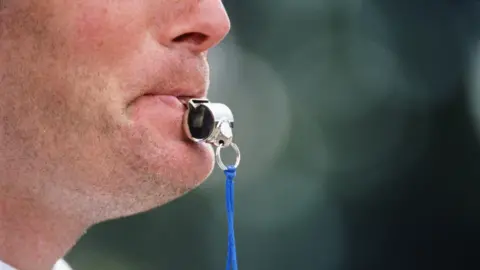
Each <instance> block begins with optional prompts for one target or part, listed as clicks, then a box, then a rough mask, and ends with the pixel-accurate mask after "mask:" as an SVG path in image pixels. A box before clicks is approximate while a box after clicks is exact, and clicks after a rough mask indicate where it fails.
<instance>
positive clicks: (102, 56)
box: [0, 0, 230, 270]
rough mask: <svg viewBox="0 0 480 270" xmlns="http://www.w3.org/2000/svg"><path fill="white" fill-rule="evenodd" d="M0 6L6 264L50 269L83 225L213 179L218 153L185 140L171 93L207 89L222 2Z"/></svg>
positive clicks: (0, 224) (220, 31)
mask: <svg viewBox="0 0 480 270" xmlns="http://www.w3.org/2000/svg"><path fill="white" fill-rule="evenodd" d="M0 7H1V10H0V198H1V199H0V217H2V218H1V219H0V260H2V261H4V262H6V263H8V264H10V265H12V266H14V267H16V268H18V269H21V270H47V269H51V267H52V265H54V263H55V262H56V261H57V260H58V259H59V258H61V257H63V256H64V255H65V253H66V252H67V251H68V250H69V249H70V248H71V247H72V246H73V245H74V244H75V242H76V241H77V240H78V238H79V237H81V235H82V234H83V233H84V232H85V231H86V229H87V228H88V227H90V226H92V225H94V224H96V223H99V222H102V221H105V220H108V219H114V218H119V217H123V216H128V215H132V214H135V213H139V212H143V211H147V210H149V209H152V208H154V207H157V206H160V205H162V204H165V203H167V202H169V201H171V200H173V199H175V198H178V197H179V196H181V195H183V194H185V193H186V192H188V191H189V190H192V189H193V188H195V187H197V186H198V185H199V184H201V183H202V181H204V180H205V179H206V178H207V177H208V175H209V174H210V172H211V170H212V168H213V155H212V151H211V149H210V147H208V146H206V145H204V144H197V143H193V142H190V141H189V140H188V138H186V136H185V134H184V132H183V129H182V116H183V114H184V112H185V107H184V106H183V105H182V104H181V103H180V102H179V100H178V99H177V98H175V97H172V95H173V96H189V97H191V96H195V97H203V96H205V95H206V89H207V88H208V77H209V74H208V64H207V60H206V59H207V58H206V55H207V51H208V50H209V49H210V48H212V47H214V46H215V45H216V44H218V43H219V42H220V41H221V40H222V39H223V38H224V36H225V35H226V34H227V33H228V31H229V29H230V22H229V19H228V16H227V14H226V12H225V9H224V7H223V5H222V3H221V0H181V1H180V0H135V1H131V0H108V1H98V0H82V1H77V0H0ZM147 93H149V95H145V94H147Z"/></svg>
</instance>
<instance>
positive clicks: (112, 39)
mask: <svg viewBox="0 0 480 270" xmlns="http://www.w3.org/2000/svg"><path fill="white" fill-rule="evenodd" d="M135 15H137V14H136V13H134V12H129V13H127V14H125V13H123V12H120V11H118V10H108V9H105V8H103V9H102V8H99V9H94V10H90V9H87V10H83V11H81V12H78V14H77V16H75V17H74V18H75V19H74V23H73V29H72V30H71V31H70V33H72V36H71V38H70V40H69V42H71V43H72V49H73V52H74V55H79V56H82V57H86V58H87V59H88V58H91V57H95V59H92V60H95V61H102V60H105V61H108V62H111V61H115V60H119V59H120V58H122V57H124V56H126V55H127V54H129V53H132V52H134V51H136V50H138V48H139V47H140V45H141V43H142V42H143V38H144V37H145V36H146V31H147V27H146V24H145V22H144V21H143V20H142V19H139V17H136V16H135Z"/></svg>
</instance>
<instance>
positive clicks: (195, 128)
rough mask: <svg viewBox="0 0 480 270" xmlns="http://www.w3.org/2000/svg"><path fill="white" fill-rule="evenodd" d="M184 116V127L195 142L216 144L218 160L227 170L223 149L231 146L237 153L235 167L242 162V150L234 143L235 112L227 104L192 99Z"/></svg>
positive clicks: (222, 167) (223, 168)
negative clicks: (222, 156) (222, 155)
mask: <svg viewBox="0 0 480 270" xmlns="http://www.w3.org/2000/svg"><path fill="white" fill-rule="evenodd" d="M186 105H187V112H186V113H185V116H184V129H185V133H186V134H187V136H188V137H189V138H190V139H191V140H192V141H194V142H206V143H209V144H212V145H213V146H216V147H217V149H216V151H215V155H216V160H217V163H218V165H219V166H220V168H221V169H222V170H226V169H227V167H226V166H225V165H224V163H223V162H222V159H221V153H220V151H221V149H222V148H226V147H229V146H231V147H232V148H233V149H234V150H235V152H236V154H237V159H236V161H235V165H234V166H235V167H238V165H239V164H240V150H239V149H238V146H237V145H236V144H235V143H233V123H234V119H233V113H232V111H231V110H230V108H228V107H227V106H226V105H225V104H222V103H211V102H210V101H209V100H208V99H190V100H189V101H188V103H187V104H186Z"/></svg>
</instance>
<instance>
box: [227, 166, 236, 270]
mask: <svg viewBox="0 0 480 270" xmlns="http://www.w3.org/2000/svg"><path fill="white" fill-rule="evenodd" d="M224 173H225V176H226V177H227V179H226V183H225V198H226V207H227V221H228V242H227V243H228V244H227V267H226V270H238V265H237V247H236V244H235V229H234V198H235V197H234V190H235V182H234V179H235V175H236V173H237V169H236V168H235V166H232V165H230V166H228V167H227V169H226V170H224Z"/></svg>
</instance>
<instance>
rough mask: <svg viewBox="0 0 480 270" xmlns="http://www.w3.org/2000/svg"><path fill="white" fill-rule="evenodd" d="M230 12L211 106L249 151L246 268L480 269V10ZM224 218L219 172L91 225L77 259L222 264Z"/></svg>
mask: <svg viewBox="0 0 480 270" xmlns="http://www.w3.org/2000/svg"><path fill="white" fill-rule="evenodd" d="M224 3H225V5H226V8H227V10H228V12H229V14H230V16H231V20H232V32H231V34H230V36H229V37H228V38H227V39H226V40H225V41H224V42H223V43H222V44H221V45H220V46H218V47H217V48H215V49H214V50H213V51H212V52H211V54H210V59H211V66H212V86H211V90H210V98H211V99H212V100H215V101H220V102H224V103H226V104H228V105H229V106H230V108H231V109H232V110H233V112H234V114H235V117H236V119H235V120H236V141H237V143H238V144H239V146H240V148H241V150H242V155H243V161H242V164H241V166H240V168H239V171H238V174H237V183H236V235H237V245H238V246H237V248H238V260H239V267H240V269H243V270H247V269H248V270H257V269H258V270H284V269H285V270H295V269H302V270H308V269H312V270H316V269H319V270H354V269H355V270H356V269H370V270H377V269H378V270H396V269H399V270H400V269H401V270H408V269H452V270H456V269H480V267H479V264H480V263H479V260H478V259H479V251H480V248H479V241H480V197H479V195H480V184H479V180H480V167H479V166H480V147H479V142H480V42H479V41H480V39H479V37H480V35H479V34H480V31H479V30H480V1H475V0H462V1H460V0H457V1H454V0H448V1H447V0H424V1H420V0H419V1H411V0H403V1H402V0H395V1H390V0H382V1H380V0H376V1H369V0H348V1H347V0H315V1H314V0H263V1H254V0H236V1H234V0H225V1H224ZM227 158H228V157H227ZM230 158H231V157H230ZM224 212H225V210H224V176H223V174H222V172H221V171H220V170H219V169H216V172H215V173H214V174H213V175H212V176H211V177H210V178H209V180H208V181H207V182H206V183H205V184H204V185H203V186H202V187H201V188H199V189H198V190H196V191H194V192H192V193H190V194H188V195H186V196H184V197H182V198H180V199H178V200H176V201H174V202H172V203H170V204H169V205H166V206H164V207H161V208H159V209H156V210H153V211H151V212H148V213H145V214H141V215H137V216H134V217H130V218H125V219H121V220H115V221H110V222H107V223H104V224H100V225H98V226H95V227H94V228H92V229H91V230H89V231H88V233H87V234H86V235H85V236H84V237H83V238H82V240H81V241H80V243H79V244H78V245H77V246H76V247H75V248H74V249H73V251H72V252H70V254H69V255H68V256H67V261H69V262H70V264H71V265H72V267H73V268H74V269H78V270H80V269H84V270H86V269H99V270H157V269H158V270H173V269H174V270H184V269H185V270H187V269H188V270H190V269H193V270H207V269H208V270H220V269H225V255H226V235H227V234H226V218H225V213H224Z"/></svg>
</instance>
